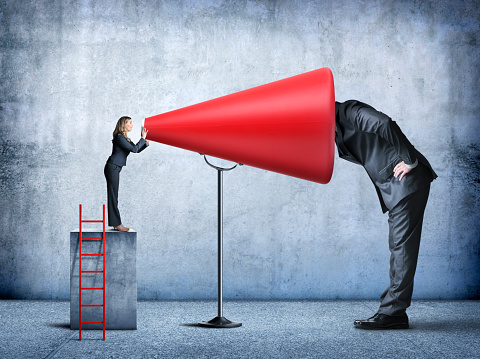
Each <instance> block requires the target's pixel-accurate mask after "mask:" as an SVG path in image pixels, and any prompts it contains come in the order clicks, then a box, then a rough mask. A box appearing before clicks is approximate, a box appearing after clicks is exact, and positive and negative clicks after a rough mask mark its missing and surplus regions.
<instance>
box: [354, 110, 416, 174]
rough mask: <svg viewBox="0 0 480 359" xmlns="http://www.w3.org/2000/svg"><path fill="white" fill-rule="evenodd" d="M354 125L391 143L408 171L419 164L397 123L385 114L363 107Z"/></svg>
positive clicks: (411, 146)
mask: <svg viewBox="0 0 480 359" xmlns="http://www.w3.org/2000/svg"><path fill="white" fill-rule="evenodd" d="M354 123H355V125H356V126H357V128H358V129H359V130H361V131H364V132H370V133H375V134H377V135H379V136H380V137H382V138H383V139H385V140H386V141H387V142H388V143H390V144H391V145H392V147H393V148H395V150H396V152H397V153H398V156H399V157H400V158H401V159H402V160H403V162H404V165H405V168H406V169H409V170H411V169H413V168H414V167H415V166H416V165H417V164H418V160H417V156H416V153H415V148H414V147H413V145H412V144H411V143H410V141H409V140H408V139H407V137H406V136H405V135H404V134H403V132H402V130H401V129H400V127H398V125H397V124H396V123H395V121H392V119H391V118H390V117H388V116H387V115H385V114H384V113H382V112H379V111H377V110H375V109H374V108H372V107H362V108H360V109H359V110H358V112H357V114H356V116H355V120H354ZM407 173H408V172H407Z"/></svg>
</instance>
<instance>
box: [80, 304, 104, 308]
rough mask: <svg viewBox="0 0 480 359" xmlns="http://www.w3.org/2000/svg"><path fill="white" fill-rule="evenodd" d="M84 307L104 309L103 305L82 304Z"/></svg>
mask: <svg viewBox="0 0 480 359" xmlns="http://www.w3.org/2000/svg"><path fill="white" fill-rule="evenodd" d="M82 307H103V304H82Z"/></svg>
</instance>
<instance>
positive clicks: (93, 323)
mask: <svg viewBox="0 0 480 359" xmlns="http://www.w3.org/2000/svg"><path fill="white" fill-rule="evenodd" d="M80 324H103V322H81V323H80Z"/></svg>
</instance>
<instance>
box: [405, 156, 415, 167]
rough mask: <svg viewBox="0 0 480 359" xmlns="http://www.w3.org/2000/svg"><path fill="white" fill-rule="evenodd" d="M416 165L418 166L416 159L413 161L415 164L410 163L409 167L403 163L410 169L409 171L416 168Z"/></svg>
mask: <svg viewBox="0 0 480 359" xmlns="http://www.w3.org/2000/svg"><path fill="white" fill-rule="evenodd" d="M417 165H418V158H417V159H416V160H415V162H414V163H412V164H411V165H407V164H406V163H405V166H407V168H410V169H413V168H415V167H417Z"/></svg>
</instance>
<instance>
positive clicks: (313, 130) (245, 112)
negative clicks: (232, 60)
mask: <svg viewBox="0 0 480 359" xmlns="http://www.w3.org/2000/svg"><path fill="white" fill-rule="evenodd" d="M334 124H335V92H334V85H333V75H332V72H331V71H330V69H328V68H322V69H318V70H314V71H310V72H306V73H304V74H300V75H297V76H292V77H289V78H286V79H283V80H279V81H275V82H271V83H268V84H265V85H261V86H257V87H253V88H251V89H248V90H244V91H240V92H236V93H233V94H231V95H226V96H222V97H219V98H216V99H213V100H209V101H205V102H202V103H198V104H196V105H192V106H188V107H184V108H181V109H178V110H174V111H170V112H166V113H163V114H160V115H157V116H152V117H147V118H145V120H144V126H145V128H146V129H147V130H148V135H147V139H149V140H152V141H156V142H160V143H164V144H167V145H171V146H175V147H180V148H183V149H186V150H190V151H195V152H198V153H202V154H206V155H209V156H213V157H218V158H222V159H225V160H229V161H232V162H237V163H241V164H245V165H249V166H253V167H258V168H262V169H265V170H268V171H273V172H278V173H282V174H285V175H288V176H293V177H298V178H302V179H305V180H309V181H313V182H318V183H328V182H329V181H330V178H331V176H332V171H333V159H334V140H335V139H334V133H335V125H334Z"/></svg>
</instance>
